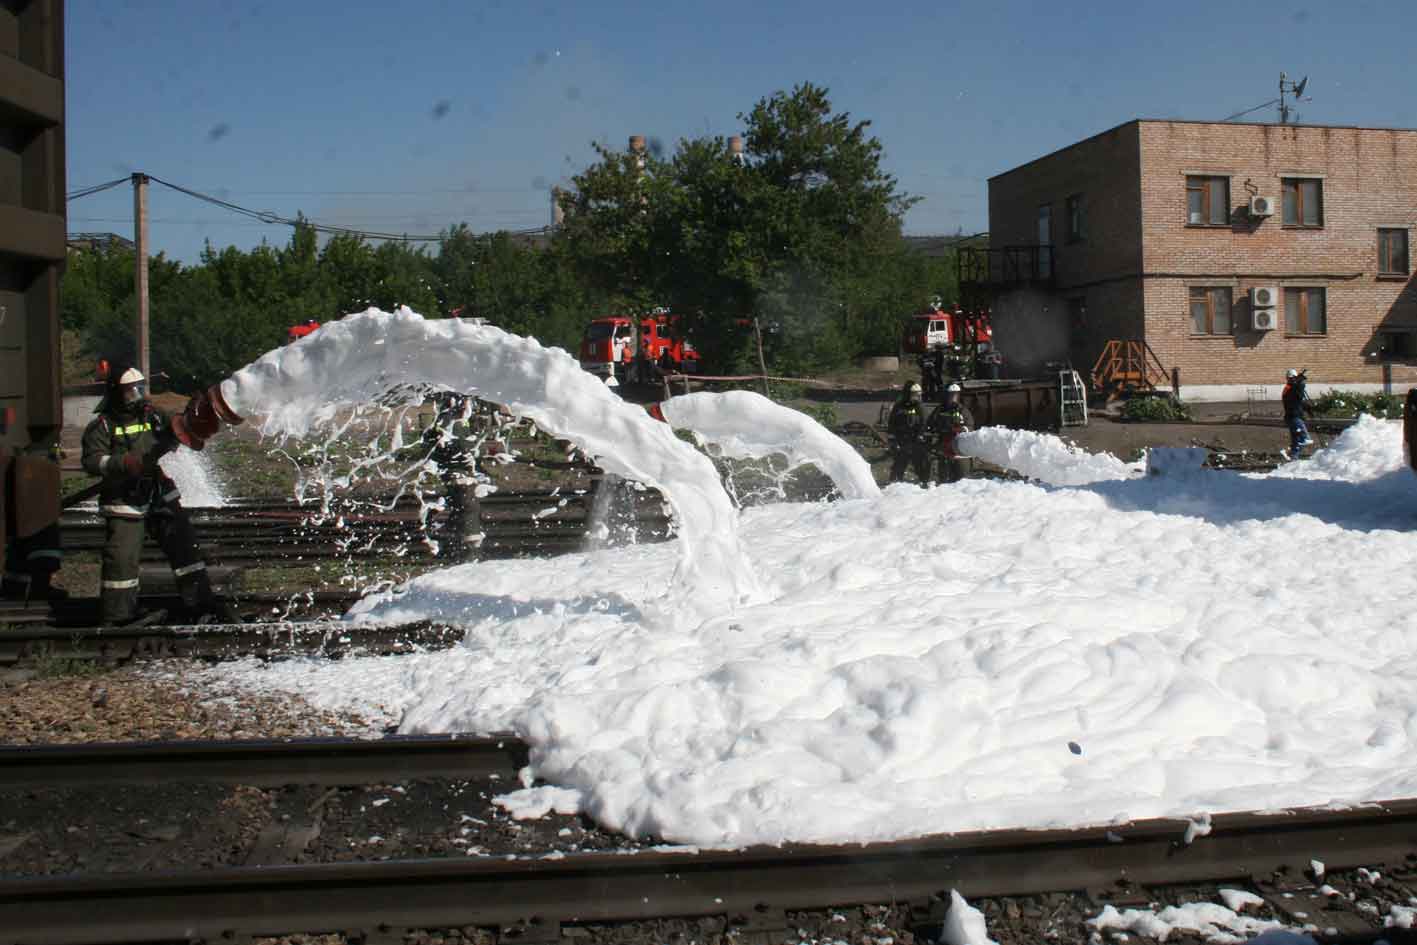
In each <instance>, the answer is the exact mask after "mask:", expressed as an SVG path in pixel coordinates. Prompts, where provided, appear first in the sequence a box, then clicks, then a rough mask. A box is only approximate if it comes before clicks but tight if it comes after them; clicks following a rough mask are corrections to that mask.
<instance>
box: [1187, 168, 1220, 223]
mask: <svg viewBox="0 0 1417 945" xmlns="http://www.w3.org/2000/svg"><path fill="white" fill-rule="evenodd" d="M1214 181H1224V182H1225V194H1224V199H1223V205H1222V206H1221V208H1220V216H1221V219H1220V220H1216V219H1215V207H1214V206H1212V201H1211V188H1212V183H1213V182H1214ZM1192 193H1199V194H1200V195H1201V216H1203V217H1205V219H1204V220H1203V221H1202V222H1200V223H1195V222H1193V221H1192V220H1191V194H1192ZM1230 210H1231V207H1230V176H1229V175H1228V174H1187V175H1186V226H1195V227H1202V228H1205V227H1229V226H1230Z"/></svg>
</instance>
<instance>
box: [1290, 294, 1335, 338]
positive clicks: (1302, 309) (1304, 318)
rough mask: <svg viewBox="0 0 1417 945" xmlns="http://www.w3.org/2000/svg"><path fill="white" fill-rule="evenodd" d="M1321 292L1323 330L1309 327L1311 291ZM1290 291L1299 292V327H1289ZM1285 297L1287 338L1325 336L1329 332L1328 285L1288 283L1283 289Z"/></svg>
mask: <svg viewBox="0 0 1417 945" xmlns="http://www.w3.org/2000/svg"><path fill="white" fill-rule="evenodd" d="M1312 292H1318V293H1321V295H1320V297H1321V298H1322V299H1323V319H1324V327H1323V331H1312V330H1310V329H1309V298H1310V293H1312ZM1290 293H1298V299H1299V315H1298V318H1297V322H1298V327H1297V328H1290V327H1289V297H1290ZM1281 294H1282V295H1283V297H1284V335H1285V337H1287V338H1323V337H1325V336H1326V335H1327V334H1328V287H1327V286H1321V285H1287V286H1284V287H1283V289H1282V290H1281Z"/></svg>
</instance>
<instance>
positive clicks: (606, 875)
mask: <svg viewBox="0 0 1417 945" xmlns="http://www.w3.org/2000/svg"><path fill="white" fill-rule="evenodd" d="M1188 826H1189V822H1187V821H1178V820H1171V819H1158V820H1145V821H1138V822H1134V823H1128V824H1113V825H1109V826H1106V827H1089V828H1084V829H1080V830H1066V831H1063V830H1050V831H1023V830H1005V831H991V832H981V833H968V834H957V835H954V836H948V837H942V838H935V839H929V840H921V841H912V842H907V843H894V844H868V845H862V846H850V847H783V848H754V849H749V850H744V851H736V852H708V853H699V854H697V855H691V854H689V853H669V852H649V853H640V854H636V855H623V854H599V853H597V854H574V855H569V854H568V855H564V856H560V857H558V858H548V857H543V858H539V859H516V860H506V859H496V860H491V859H477V860H468V859H465V858H459V859H456V860H436V861H434V860H416V861H390V862H376V863H356V864H337V865H320V866H303V865H302V866H277V867H261V868H251V867H242V868H236V869H225V870H214V871H210V872H195V871H188V872H168V873H151V874H123V875H117V874H105V875H79V876H72V877H65V878H49V877H46V878H35V879H15V880H7V881H0V945H5V943H9V942H15V943H19V942H24V943H29V945H85V943H98V942H104V943H107V942H134V941H149V940H164V939H183V940H189V941H190V940H192V939H195V938H203V939H206V940H209V941H211V940H219V939H223V938H224V939H227V940H231V939H235V938H239V937H242V936H251V935H277V934H282V933H290V932H340V931H342V932H345V933H346V934H349V933H359V932H362V933H366V934H370V935H373V936H379V935H384V936H392V935H394V934H395V933H396V930H399V929H407V928H442V927H450V926H468V925H474V926H499V927H505V926H508V925H512V924H514V923H518V922H528V923H530V924H531V925H532V926H534V927H536V928H538V929H539V930H540V931H541V933H542V934H543V935H546V936H547V939H548V940H551V941H554V940H555V936H556V935H558V934H559V926H560V923H563V922H588V921H594V922H614V921H636V920H649V919H661V918H671V917H693V916H705V915H728V916H730V917H731V916H744V915H746V916H752V915H759V916H761V915H764V914H770V913H774V912H780V911H781V910H798V909H825V908H833V907H839V906H851V905H860V904H865V903H887V902H920V903H922V904H923V903H924V902H926V901H927V900H928V899H929V898H930V897H932V896H938V895H940V894H941V893H944V892H946V891H948V890H950V889H957V890H958V891H959V892H960V893H961V894H962V895H964V896H966V897H968V898H976V897H987V896H1018V895H1031V894H1038V893H1044V892H1062V891H1088V890H1097V889H1100V888H1103V887H1107V886H1109V885H1111V884H1114V883H1116V882H1118V881H1119V880H1123V881H1125V882H1127V883H1129V884H1133V885H1140V886H1147V885H1172V884H1181V883H1196V882H1217V881H1245V880H1251V879H1253V880H1259V879H1260V878H1264V877H1268V876H1270V875H1272V874H1273V873H1274V871H1276V870H1279V869H1281V868H1293V867H1297V866H1300V865H1307V864H1308V862H1309V861H1310V860H1311V859H1319V860H1322V861H1323V862H1324V863H1325V864H1326V865H1327V866H1328V868H1329V869H1331V870H1337V869H1345V868H1353V867H1357V866H1380V865H1383V864H1386V863H1394V862H1402V861H1403V858H1404V857H1405V856H1406V855H1407V854H1408V853H1410V852H1411V851H1413V850H1417V802H1414V801H1395V802H1391V803H1384V804H1380V805H1378V804H1375V805H1370V806H1366V807H1362V808H1358V809H1353V810H1345V811H1333V810H1329V809H1322V810H1319V809H1307V810H1297V811H1289V812H1285V813H1279V814H1254V813H1238V814H1224V815H1218V816H1216V817H1214V818H1213V820H1212V821H1211V825H1210V826H1211V830H1210V833H1209V834H1208V835H1206V836H1202V837H1197V838H1196V839H1195V840H1194V842H1192V843H1190V844H1187V843H1185V842H1184V838H1185V836H1186V835H1187V827H1188ZM1094 898H1096V897H1094ZM394 940H398V939H396V938H395V939H394Z"/></svg>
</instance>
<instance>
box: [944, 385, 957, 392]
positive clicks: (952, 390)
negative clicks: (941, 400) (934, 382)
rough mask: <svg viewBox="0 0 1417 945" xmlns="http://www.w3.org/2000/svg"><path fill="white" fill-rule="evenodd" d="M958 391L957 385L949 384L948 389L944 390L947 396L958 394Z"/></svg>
mask: <svg viewBox="0 0 1417 945" xmlns="http://www.w3.org/2000/svg"><path fill="white" fill-rule="evenodd" d="M959 391H960V386H959V385H958V384H951V385H950V386H949V387H946V388H945V392H946V393H949V394H958V393H959Z"/></svg>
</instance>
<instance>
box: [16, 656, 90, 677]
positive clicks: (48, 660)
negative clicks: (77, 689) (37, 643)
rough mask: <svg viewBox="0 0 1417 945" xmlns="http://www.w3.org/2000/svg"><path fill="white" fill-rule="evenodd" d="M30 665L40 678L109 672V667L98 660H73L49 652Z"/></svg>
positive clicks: (81, 675)
mask: <svg viewBox="0 0 1417 945" xmlns="http://www.w3.org/2000/svg"><path fill="white" fill-rule="evenodd" d="M30 665H31V667H32V668H33V669H34V674H35V677H36V678H38V679H60V678H65V677H83V676H102V675H103V674H104V673H106V672H108V667H107V666H105V665H103V664H102V663H100V662H97V661H96V660H71V659H65V658H64V657H62V656H51V655H50V654H48V653H46V654H43V655H41V656H37V657H35V659H34V661H33V662H32V663H31V664H30Z"/></svg>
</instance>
